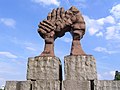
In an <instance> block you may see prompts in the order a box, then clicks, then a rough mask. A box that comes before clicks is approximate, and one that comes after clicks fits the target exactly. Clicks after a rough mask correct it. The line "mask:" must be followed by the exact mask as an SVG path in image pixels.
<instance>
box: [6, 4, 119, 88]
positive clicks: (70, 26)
mask: <svg viewBox="0 0 120 90" xmlns="http://www.w3.org/2000/svg"><path fill="white" fill-rule="evenodd" d="M38 26H39V29H38V33H39V35H40V36H41V37H42V38H43V39H44V41H45V46H44V51H43V52H42V53H41V54H40V55H38V56H35V57H30V58H28V64H27V80H26V81H7V82H6V86H5V90H120V81H112V80H111V81H106V80H98V79H97V70H96V60H95V58H94V57H93V56H92V55H88V54H86V53H85V52H84V51H83V50H82V47H81V44H80V40H81V39H82V38H83V35H84V34H85V21H84V18H83V17H82V15H81V13H80V11H79V10H78V9H77V8H76V7H74V6H72V7H71V8H70V9H69V10H66V11H65V10H64V8H57V9H53V10H52V12H50V13H49V14H48V16H47V19H45V20H43V21H42V22H40V23H39V25H38ZM66 32H70V34H71V36H72V46H71V52H70V55H68V56H65V57H64V75H63V77H65V80H63V79H62V64H61V61H60V59H59V58H58V57H56V56H55V54H54V41H55V40H56V39H57V38H59V37H62V36H64V35H65V33H66Z"/></svg>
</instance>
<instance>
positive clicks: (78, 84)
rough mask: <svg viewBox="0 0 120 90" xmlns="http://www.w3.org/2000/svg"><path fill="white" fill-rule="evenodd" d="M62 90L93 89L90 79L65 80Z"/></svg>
mask: <svg viewBox="0 0 120 90" xmlns="http://www.w3.org/2000/svg"><path fill="white" fill-rule="evenodd" d="M62 85H63V87H62V90H91V87H90V82H89V81H79V80H65V81H63V84H62Z"/></svg>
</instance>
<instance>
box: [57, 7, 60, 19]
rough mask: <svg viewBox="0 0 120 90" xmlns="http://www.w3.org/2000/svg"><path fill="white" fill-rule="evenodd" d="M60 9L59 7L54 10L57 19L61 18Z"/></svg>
mask: <svg viewBox="0 0 120 90" xmlns="http://www.w3.org/2000/svg"><path fill="white" fill-rule="evenodd" d="M60 11H61V10H60V8H57V11H56V13H57V14H56V19H57V20H59V19H61V18H60Z"/></svg>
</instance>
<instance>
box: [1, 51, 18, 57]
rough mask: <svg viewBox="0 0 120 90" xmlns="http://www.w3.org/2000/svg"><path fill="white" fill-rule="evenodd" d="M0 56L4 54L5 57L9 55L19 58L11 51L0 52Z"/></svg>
mask: <svg viewBox="0 0 120 90" xmlns="http://www.w3.org/2000/svg"><path fill="white" fill-rule="evenodd" d="M0 56H4V57H7V58H17V56H16V55H14V54H12V53H10V52H0Z"/></svg>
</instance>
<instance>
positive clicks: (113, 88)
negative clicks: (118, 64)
mask: <svg viewBox="0 0 120 90" xmlns="http://www.w3.org/2000/svg"><path fill="white" fill-rule="evenodd" d="M94 88H95V90H120V81H113V80H96V81H94Z"/></svg>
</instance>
